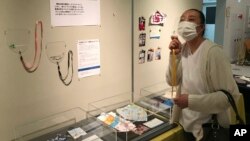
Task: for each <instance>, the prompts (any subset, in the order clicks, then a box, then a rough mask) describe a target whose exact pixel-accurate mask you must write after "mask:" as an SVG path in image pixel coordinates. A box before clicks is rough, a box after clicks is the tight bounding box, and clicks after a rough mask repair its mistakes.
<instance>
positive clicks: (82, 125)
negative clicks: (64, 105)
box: [15, 108, 116, 141]
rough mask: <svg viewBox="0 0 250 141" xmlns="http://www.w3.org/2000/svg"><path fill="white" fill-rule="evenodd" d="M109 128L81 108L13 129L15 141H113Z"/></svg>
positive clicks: (113, 137)
mask: <svg viewBox="0 0 250 141" xmlns="http://www.w3.org/2000/svg"><path fill="white" fill-rule="evenodd" d="M111 133H113V131H112V129H111V128H108V127H106V126H102V123H101V122H98V121H97V120H96V118H93V116H90V115H87V112H86V111H85V110H83V109H81V108H73V109H70V110H67V111H64V112H61V113H57V114H54V115H51V116H49V117H46V118H43V119H41V120H38V121H34V122H31V123H28V124H24V125H20V126H17V127H16V128H15V141H93V140H95V141H103V140H106V141H108V140H109V141H111V140H112V141H113V140H114V141H115V140H116V139H115V136H108V135H110V134H111Z"/></svg>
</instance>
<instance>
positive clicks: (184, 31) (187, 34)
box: [178, 21, 198, 41]
mask: <svg viewBox="0 0 250 141" xmlns="http://www.w3.org/2000/svg"><path fill="white" fill-rule="evenodd" d="M197 26H198V25H197V24H195V23H193V22H188V21H182V22H180V23H179V25H178V34H179V35H180V36H181V37H182V38H183V39H184V40H186V41H190V40H192V39H194V38H195V37H197V35H198V34H197V31H196V27H197Z"/></svg>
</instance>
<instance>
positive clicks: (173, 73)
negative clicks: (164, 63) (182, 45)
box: [171, 49, 176, 98]
mask: <svg viewBox="0 0 250 141" xmlns="http://www.w3.org/2000/svg"><path fill="white" fill-rule="evenodd" d="M171 63H172V70H171V71H172V80H171V83H172V93H171V98H174V89H176V88H175V86H176V54H175V50H174V49H173V52H172V62H171Z"/></svg>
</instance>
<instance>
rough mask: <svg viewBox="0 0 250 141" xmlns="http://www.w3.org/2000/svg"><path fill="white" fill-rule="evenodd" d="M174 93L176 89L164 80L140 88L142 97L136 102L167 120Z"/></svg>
mask: <svg viewBox="0 0 250 141" xmlns="http://www.w3.org/2000/svg"><path fill="white" fill-rule="evenodd" d="M175 93H176V89H175V88H172V87H170V86H169V85H168V84H167V83H166V82H160V83H156V84H154V85H151V86H147V87H144V88H142V89H141V97H142V98H141V99H140V100H138V101H137V102H136V104H137V105H140V106H142V107H145V108H146V109H147V110H149V111H152V112H153V113H155V114H158V115H161V116H163V117H165V118H167V119H168V120H169V119H170V116H171V111H172V107H173V100H172V99H173V97H175Z"/></svg>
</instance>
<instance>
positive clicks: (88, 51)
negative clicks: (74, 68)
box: [77, 39, 101, 78]
mask: <svg viewBox="0 0 250 141" xmlns="http://www.w3.org/2000/svg"><path fill="white" fill-rule="evenodd" d="M77 50H78V78H83V77H87V76H91V75H98V74H100V68H101V65H100V45H99V40H98V39H93V40H79V41H78V43H77Z"/></svg>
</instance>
